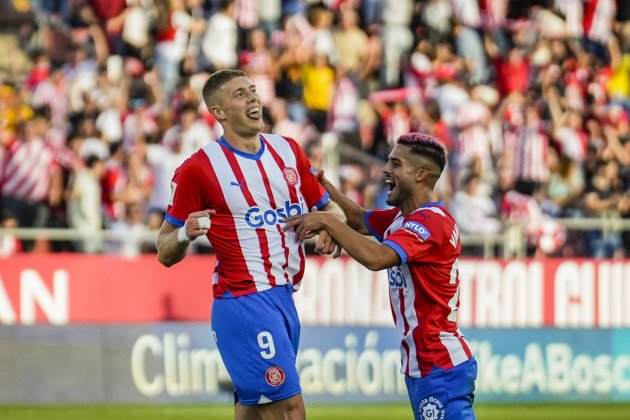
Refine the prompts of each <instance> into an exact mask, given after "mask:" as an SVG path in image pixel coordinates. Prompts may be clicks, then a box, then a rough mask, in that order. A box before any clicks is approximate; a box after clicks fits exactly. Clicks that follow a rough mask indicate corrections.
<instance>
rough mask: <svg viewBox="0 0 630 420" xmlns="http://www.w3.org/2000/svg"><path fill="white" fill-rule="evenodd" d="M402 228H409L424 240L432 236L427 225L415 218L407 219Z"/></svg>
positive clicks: (409, 230) (408, 229)
mask: <svg viewBox="0 0 630 420" xmlns="http://www.w3.org/2000/svg"><path fill="white" fill-rule="evenodd" d="M402 228H403V229H405V230H407V231H408V232H411V233H413V234H414V235H416V236H417V237H418V238H419V239H421V240H422V241H423V242H424V241H426V240H427V239H429V237H430V236H431V232H429V229H427V227H426V226H425V225H423V224H422V223H418V222H416V221H413V220H407V221H406V222H405V223H403V225H402Z"/></svg>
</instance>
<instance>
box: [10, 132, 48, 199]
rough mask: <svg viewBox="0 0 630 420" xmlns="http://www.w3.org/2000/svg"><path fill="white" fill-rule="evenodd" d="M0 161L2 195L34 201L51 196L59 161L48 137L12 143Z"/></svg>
mask: <svg viewBox="0 0 630 420" xmlns="http://www.w3.org/2000/svg"><path fill="white" fill-rule="evenodd" d="M0 163H1V164H0V193H1V194H2V195H4V196H7V197H13V198H17V199H21V200H25V201H30V202H34V203H35V202H41V201H45V200H46V199H47V198H48V194H49V193H50V181H51V179H52V172H53V170H54V168H55V167H56V166H57V164H58V163H57V160H56V156H55V152H54V151H53V150H52V148H51V147H50V146H49V145H48V144H47V143H46V142H45V141H44V140H42V139H40V138H36V139H32V140H30V141H19V140H17V141H15V142H13V143H11V145H10V146H8V147H7V149H6V154H5V155H4V156H3V161H2V162H0Z"/></svg>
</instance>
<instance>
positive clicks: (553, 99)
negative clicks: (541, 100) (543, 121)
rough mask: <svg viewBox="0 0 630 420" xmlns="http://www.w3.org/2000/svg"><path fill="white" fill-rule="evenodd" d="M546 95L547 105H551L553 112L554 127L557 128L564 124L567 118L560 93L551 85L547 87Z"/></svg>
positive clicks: (550, 110)
mask: <svg viewBox="0 0 630 420" xmlns="http://www.w3.org/2000/svg"><path fill="white" fill-rule="evenodd" d="M545 97H546V98H547V105H548V106H549V112H550V113H551V121H552V123H553V128H554V130H556V129H558V128H560V127H561V126H562V125H563V123H564V120H565V113H564V111H563V110H562V105H561V104H560V95H559V94H558V90H557V89H556V88H555V87H553V86H550V87H549V88H547V89H546V92H545Z"/></svg>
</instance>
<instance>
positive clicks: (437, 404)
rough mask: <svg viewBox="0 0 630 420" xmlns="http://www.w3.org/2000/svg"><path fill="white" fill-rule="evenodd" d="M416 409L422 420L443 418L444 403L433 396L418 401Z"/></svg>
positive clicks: (439, 419) (440, 419)
mask: <svg viewBox="0 0 630 420" xmlns="http://www.w3.org/2000/svg"><path fill="white" fill-rule="evenodd" d="M418 411H419V412H420V416H421V417H422V420H444V404H442V401H440V400H438V399H437V398H435V397H433V396H431V397H428V398H424V399H423V400H422V401H420V406H419V407H418Z"/></svg>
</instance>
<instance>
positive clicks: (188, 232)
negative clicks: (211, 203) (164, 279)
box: [156, 210, 215, 267]
mask: <svg viewBox="0 0 630 420" xmlns="http://www.w3.org/2000/svg"><path fill="white" fill-rule="evenodd" d="M214 213H215V211H214V210H202V211H196V212H193V213H190V214H189V215H188V218H187V219H186V223H184V226H182V227H180V228H178V227H177V226H175V225H173V224H171V223H169V222H168V221H166V220H165V221H164V222H163V223H162V227H161V228H160V233H159V234H158V237H157V240H156V246H157V251H158V260H159V261H160V263H162V264H163V265H165V266H166V267H170V266H172V265H173V264H176V263H178V262H179V261H181V260H182V259H183V258H184V256H185V255H186V250H187V249H188V244H189V243H190V242H191V241H193V240H194V239H195V238H197V237H199V236H202V235H206V234H208V230H209V229H210V216H211V215H212V214H214Z"/></svg>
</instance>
